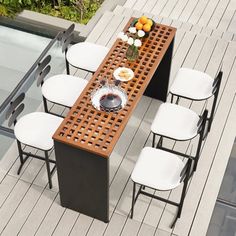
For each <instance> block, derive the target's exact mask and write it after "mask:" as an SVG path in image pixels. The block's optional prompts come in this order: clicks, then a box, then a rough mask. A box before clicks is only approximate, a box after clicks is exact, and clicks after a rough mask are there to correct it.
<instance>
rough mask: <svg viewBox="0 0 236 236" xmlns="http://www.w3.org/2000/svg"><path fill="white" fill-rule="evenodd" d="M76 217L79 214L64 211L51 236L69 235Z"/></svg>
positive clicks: (67, 210)
mask: <svg viewBox="0 0 236 236" xmlns="http://www.w3.org/2000/svg"><path fill="white" fill-rule="evenodd" d="M78 216H79V212H76V211H72V210H70V209H66V210H65V212H64V214H63V216H62V217H61V219H60V220H59V222H58V224H57V227H56V228H55V229H54V231H53V233H52V235H53V236H62V235H65V236H66V235H69V233H70V231H71V230H72V228H73V226H74V224H75V222H76V220H77V218H78Z"/></svg>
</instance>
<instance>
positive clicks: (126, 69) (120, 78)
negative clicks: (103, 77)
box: [113, 67, 134, 82]
mask: <svg viewBox="0 0 236 236" xmlns="http://www.w3.org/2000/svg"><path fill="white" fill-rule="evenodd" d="M122 71H126V72H127V73H126V74H128V75H129V77H128V78H125V77H121V76H120V75H119V74H120V73H122ZM113 76H114V78H115V79H116V80H120V81H122V82H126V81H129V80H131V79H133V78H134V72H133V71H132V70H131V69H130V68H127V67H118V68H117V69H115V70H114V72H113Z"/></svg>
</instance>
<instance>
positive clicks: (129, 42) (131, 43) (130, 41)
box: [127, 37, 134, 45]
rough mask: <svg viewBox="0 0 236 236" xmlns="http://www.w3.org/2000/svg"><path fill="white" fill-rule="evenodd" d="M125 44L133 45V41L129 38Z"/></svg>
mask: <svg viewBox="0 0 236 236" xmlns="http://www.w3.org/2000/svg"><path fill="white" fill-rule="evenodd" d="M127 43H128V44H129V45H133V44H134V39H133V38H131V37H129V39H128V41H127Z"/></svg>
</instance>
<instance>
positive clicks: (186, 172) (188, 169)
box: [130, 151, 193, 228]
mask: <svg viewBox="0 0 236 236" xmlns="http://www.w3.org/2000/svg"><path fill="white" fill-rule="evenodd" d="M169 152H170V153H173V154H176V153H175V152H172V151H169ZM178 155H180V156H183V157H186V155H183V154H182V153H179V154H178ZM187 157H188V158H189V159H188V161H187V163H186V164H185V166H184V168H183V169H182V171H181V173H180V177H181V182H183V183H184V184H183V189H182V193H181V198H180V202H174V201H170V200H169V199H165V198H162V197H159V196H155V195H152V194H150V193H148V192H146V191H144V189H145V188H146V187H147V188H150V187H149V186H146V185H140V187H139V190H138V192H137V194H136V195H135V193H136V185H137V184H138V183H136V182H134V181H133V194H132V206H131V212H130V218H131V219H132V218H133V214H134V205H135V203H136V201H137V199H138V196H139V195H140V194H143V195H145V196H148V197H151V198H154V199H157V200H160V201H162V202H166V203H168V204H171V205H174V206H176V207H178V212H177V214H176V216H175V218H174V220H173V222H172V224H171V226H170V227H171V228H173V227H174V226H175V223H176V221H177V219H178V218H180V216H181V212H182V208H183V203H184V199H185V196H186V191H187V186H188V181H189V179H190V177H191V176H192V174H193V169H192V163H193V158H192V157H191V153H190V155H189V156H187ZM151 189H153V188H151ZM153 190H158V189H153Z"/></svg>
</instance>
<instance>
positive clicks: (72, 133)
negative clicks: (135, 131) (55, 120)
mask: <svg viewBox="0 0 236 236" xmlns="http://www.w3.org/2000/svg"><path fill="white" fill-rule="evenodd" d="M133 20H134V18H131V19H130V21H129V22H128V23H127V25H126V27H125V29H124V30H125V31H127V29H128V28H129V26H130V24H131V22H132V21H133ZM175 32H176V29H175V28H173V27H170V26H165V25H161V24H156V25H155V27H154V29H153V30H152V31H151V33H150V34H149V36H148V37H147V38H143V44H142V47H141V48H140V49H139V58H138V59H137V60H136V61H135V62H129V61H127V59H126V57H125V53H126V50H127V43H124V42H122V41H121V40H119V39H118V40H116V42H115V43H114V45H113V47H112V48H111V50H110V51H109V53H108V55H107V56H106V58H105V59H104V61H103V63H102V64H101V65H100V67H99V69H98V70H97V72H96V73H95V74H94V76H93V77H92V79H91V80H90V82H89V84H88V85H87V87H86V88H85V90H84V91H83V93H82V94H81V96H80V97H79V98H78V100H77V101H76V103H75V104H74V106H73V107H72V109H71V111H70V112H69V114H68V116H67V117H66V118H65V120H64V122H63V123H62V125H61V126H60V127H59V128H58V130H57V131H56V133H55V135H54V137H53V138H54V139H55V140H56V141H60V142H63V143H67V144H70V145H73V146H75V147H78V148H81V149H84V150H87V151H90V152H93V153H96V154H98V155H101V156H103V157H109V155H110V154H111V152H112V150H113V148H114V146H115V144H116V142H117V140H118V138H119V136H120V135H121V133H122V131H123V129H124V127H125V125H126V123H127V122H128V119H129V117H130V115H131V113H132V111H133V109H134V108H135V107H136V105H137V103H138V101H139V100H140V98H141V96H142V94H143V93H144V91H145V89H146V87H147V85H148V84H149V82H150V80H151V79H152V76H153V74H154V73H155V71H156V68H157V67H158V65H159V63H160V62H161V60H162V58H163V56H164V54H165V52H166V50H167V49H168V47H169V45H170V43H171V42H172V40H173V38H174V35H175ZM120 66H125V67H128V68H131V69H132V70H133V71H134V75H135V76H134V78H133V79H132V80H131V81H128V82H125V83H122V85H121V87H122V88H123V89H124V90H125V91H126V93H127V96H128V102H127V104H126V105H125V107H124V108H123V109H121V110H119V111H118V112H111V113H106V112H104V111H98V110H96V109H95V108H94V107H93V105H92V104H91V93H92V91H94V89H97V88H98V86H99V84H100V81H101V79H103V78H107V79H108V81H109V83H112V81H113V72H114V70H115V69H116V68H118V67H120Z"/></svg>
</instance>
